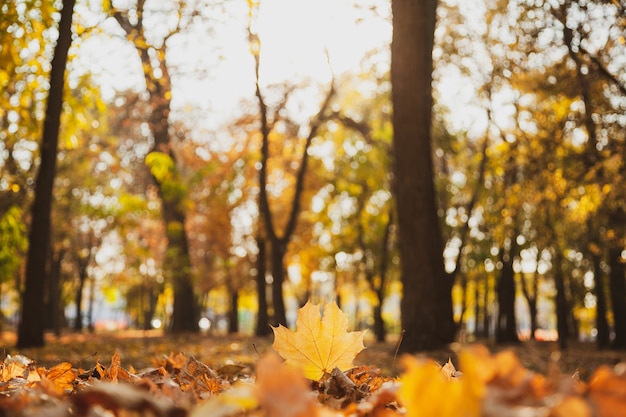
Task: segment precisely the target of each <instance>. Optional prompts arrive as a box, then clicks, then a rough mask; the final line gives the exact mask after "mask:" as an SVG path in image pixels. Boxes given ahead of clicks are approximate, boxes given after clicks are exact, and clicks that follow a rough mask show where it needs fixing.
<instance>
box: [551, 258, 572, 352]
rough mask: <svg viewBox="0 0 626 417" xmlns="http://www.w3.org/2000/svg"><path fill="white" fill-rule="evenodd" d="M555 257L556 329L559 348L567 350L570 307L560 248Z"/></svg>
mask: <svg viewBox="0 0 626 417" xmlns="http://www.w3.org/2000/svg"><path fill="white" fill-rule="evenodd" d="M555 252H556V253H555V256H554V264H553V268H554V284H555V287H556V329H557V332H558V334H559V347H560V348H561V349H567V341H568V339H569V335H570V334H569V327H568V324H567V322H568V317H569V307H568V303H567V295H566V293H565V276H564V274H563V255H562V254H561V252H560V250H559V249H558V248H556V249H555Z"/></svg>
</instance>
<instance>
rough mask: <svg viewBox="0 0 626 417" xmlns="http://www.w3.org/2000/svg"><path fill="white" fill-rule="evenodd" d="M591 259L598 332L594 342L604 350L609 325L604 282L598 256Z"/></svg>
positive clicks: (608, 337) (606, 344)
mask: <svg viewBox="0 0 626 417" xmlns="http://www.w3.org/2000/svg"><path fill="white" fill-rule="evenodd" d="M592 259H593V278H594V281H595V285H594V293H595V295H596V329H597V330H598V336H597V339H596V342H597V345H598V349H606V348H608V347H609V344H610V334H609V323H608V321H607V319H606V313H607V305H606V280H605V278H604V272H603V271H602V267H601V266H600V263H601V259H600V255H597V254H593V255H592Z"/></svg>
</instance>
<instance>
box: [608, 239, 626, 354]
mask: <svg viewBox="0 0 626 417" xmlns="http://www.w3.org/2000/svg"><path fill="white" fill-rule="evenodd" d="M609 266H610V268H611V271H610V273H609V287H610V289H611V304H612V306H613V331H614V332H615V339H613V348H615V349H626V302H625V301H624V300H626V282H625V281H624V280H625V279H626V278H625V275H624V263H623V262H621V248H617V247H615V246H613V247H611V248H610V249H609Z"/></svg>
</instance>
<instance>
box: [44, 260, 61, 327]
mask: <svg viewBox="0 0 626 417" xmlns="http://www.w3.org/2000/svg"><path fill="white" fill-rule="evenodd" d="M63 256H65V253H64V251H59V252H57V253H55V254H54V255H53V256H52V260H51V264H50V278H49V281H48V297H47V302H46V327H47V328H48V329H50V330H52V331H53V332H54V334H55V335H56V336H59V335H60V334H61V313H62V312H61V308H60V304H61V303H60V301H61V261H62V259H63Z"/></svg>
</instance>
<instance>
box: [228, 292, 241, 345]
mask: <svg viewBox="0 0 626 417" xmlns="http://www.w3.org/2000/svg"><path fill="white" fill-rule="evenodd" d="M238 331H239V292H238V291H237V290H234V289H230V310H229V311H228V333H229V334H235V333H237V332H238Z"/></svg>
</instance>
